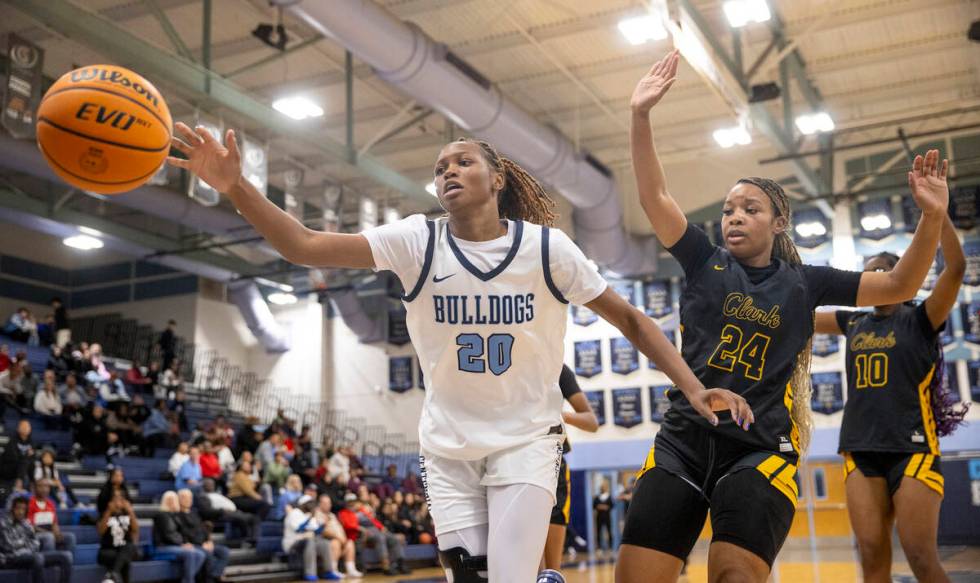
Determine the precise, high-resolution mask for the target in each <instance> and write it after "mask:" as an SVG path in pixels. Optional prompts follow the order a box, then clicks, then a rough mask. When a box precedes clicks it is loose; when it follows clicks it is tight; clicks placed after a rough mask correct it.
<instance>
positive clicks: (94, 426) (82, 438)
mask: <svg viewBox="0 0 980 583" xmlns="http://www.w3.org/2000/svg"><path fill="white" fill-rule="evenodd" d="M106 421H107V419H106V415H105V409H103V408H102V406H101V405H99V404H98V403H92V404H91V406H90V407H89V408H88V409H86V410H85V412H84V413H83V415H82V420H81V422H80V423H79V424H78V425H77V426H76V427H75V442H76V443H78V444H80V445H81V448H82V451H84V452H85V453H87V454H89V455H100V454H104V453H105V452H106V448H108V447H109V426H108V425H107V423H106Z"/></svg>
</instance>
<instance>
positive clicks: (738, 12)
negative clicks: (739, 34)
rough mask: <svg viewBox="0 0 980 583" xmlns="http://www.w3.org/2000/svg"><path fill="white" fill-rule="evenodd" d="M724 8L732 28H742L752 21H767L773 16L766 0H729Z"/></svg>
mask: <svg viewBox="0 0 980 583" xmlns="http://www.w3.org/2000/svg"><path fill="white" fill-rule="evenodd" d="M722 8H723V10H724V11H725V17H726V18H727V19H728V24H730V25H731V27H732V28H741V27H743V26H745V25H746V24H748V23H750V22H765V21H767V20H769V19H770V18H772V13H771V12H770V11H769V5H768V4H767V3H766V0H728V1H727V2H725V4H724V5H723V6H722Z"/></svg>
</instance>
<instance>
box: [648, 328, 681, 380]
mask: <svg viewBox="0 0 980 583" xmlns="http://www.w3.org/2000/svg"><path fill="white" fill-rule="evenodd" d="M663 333H664V336H666V337H667V340H670V343H671V344H673V345H674V346H677V329H676V328H671V329H670V330H664V331H663ZM647 368H648V369H650V370H660V369H659V368H657V363H655V362H653V360H652V359H649V358H648V359H647Z"/></svg>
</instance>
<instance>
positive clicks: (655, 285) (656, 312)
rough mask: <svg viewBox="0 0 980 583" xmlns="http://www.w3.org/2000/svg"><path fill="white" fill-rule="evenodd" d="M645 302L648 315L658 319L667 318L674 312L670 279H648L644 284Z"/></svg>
mask: <svg viewBox="0 0 980 583" xmlns="http://www.w3.org/2000/svg"><path fill="white" fill-rule="evenodd" d="M643 300H644V302H643V304H644V308H643V309H644V311H645V312H646V314H647V316H650V317H651V318H656V319H658V320H659V319H662V318H666V317H667V316H669V315H671V314H673V313H674V305H673V304H672V303H671V301H670V281H668V280H665V279H664V280H659V281H648V282H646V283H644V284H643Z"/></svg>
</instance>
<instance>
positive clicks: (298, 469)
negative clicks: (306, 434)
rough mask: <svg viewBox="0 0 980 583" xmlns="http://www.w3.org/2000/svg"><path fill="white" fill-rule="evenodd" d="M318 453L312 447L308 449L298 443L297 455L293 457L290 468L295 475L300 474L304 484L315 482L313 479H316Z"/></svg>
mask: <svg viewBox="0 0 980 583" xmlns="http://www.w3.org/2000/svg"><path fill="white" fill-rule="evenodd" d="M318 461H319V460H318V459H317V455H316V452H315V451H314V450H313V448H312V447H311V448H310V449H306V448H305V447H304V446H303V445H302V444H301V443H299V442H298V441H297V442H296V453H295V454H294V455H293V461H291V462H289V467H290V469H291V470H292V472H293V473H294V474H299V477H300V478H301V479H302V480H303V484H304V485H305V484H309V483H311V482H313V478H314V477H316V466H317V462H318Z"/></svg>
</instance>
